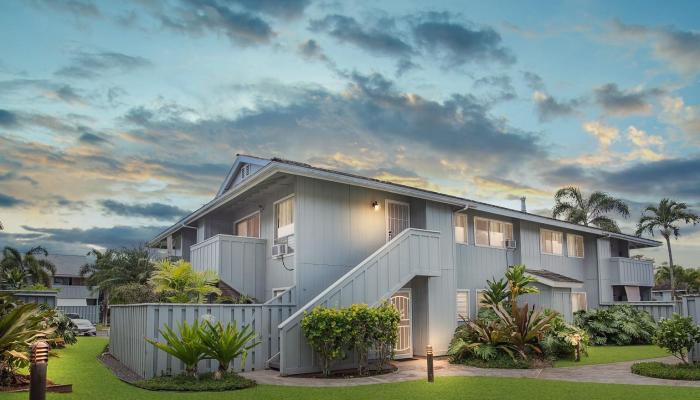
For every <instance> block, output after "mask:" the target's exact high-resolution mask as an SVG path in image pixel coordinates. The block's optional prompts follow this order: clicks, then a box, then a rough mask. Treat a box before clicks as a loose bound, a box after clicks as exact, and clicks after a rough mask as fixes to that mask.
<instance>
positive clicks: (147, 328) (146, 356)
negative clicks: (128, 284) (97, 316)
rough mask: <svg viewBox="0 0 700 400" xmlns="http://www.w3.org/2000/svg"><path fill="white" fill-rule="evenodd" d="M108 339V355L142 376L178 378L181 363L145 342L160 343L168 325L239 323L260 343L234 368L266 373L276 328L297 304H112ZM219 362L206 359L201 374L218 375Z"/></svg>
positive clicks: (276, 343) (276, 350) (276, 344)
mask: <svg viewBox="0 0 700 400" xmlns="http://www.w3.org/2000/svg"><path fill="white" fill-rule="evenodd" d="M110 308H111V327H110V337H109V350H110V353H111V354H112V355H113V356H114V357H115V358H117V359H118V360H119V361H121V363H122V364H124V365H125V366H127V367H128V368H129V369H131V370H132V371H133V372H135V373H137V374H138V375H140V376H142V377H143V378H146V379H148V378H152V377H154V376H160V375H177V374H180V373H181V372H183V371H184V365H183V364H182V362H181V361H180V360H178V359H176V358H174V357H172V356H171V355H169V354H167V353H165V352H164V351H161V350H158V349H157V348H156V347H155V346H153V345H151V344H150V343H148V342H146V340H144V338H146V337H148V338H151V339H155V340H158V341H161V342H164V341H165V340H164V338H163V337H162V335H161V334H160V332H159V330H160V329H162V328H163V327H165V326H170V327H171V328H173V329H175V330H177V327H178V324H181V323H182V322H183V321H187V322H188V323H193V322H194V321H195V320H197V319H199V320H201V319H203V318H209V319H211V320H213V321H221V322H222V323H223V324H226V323H227V322H233V321H235V322H236V323H237V324H238V327H239V328H240V327H242V326H243V325H250V326H251V327H252V328H253V330H254V331H255V332H256V333H257V338H258V340H260V341H261V342H262V343H260V344H259V345H258V346H256V347H255V348H254V349H253V350H252V351H250V352H249V353H248V357H247V359H246V363H245V365H241V364H240V362H241V360H240V359H236V360H235V361H234V362H233V365H232V367H233V368H234V370H237V371H240V370H245V371H251V370H256V369H264V368H265V367H266V363H267V361H268V360H269V359H270V358H271V357H273V356H275V355H276V354H277V353H279V346H280V342H279V329H278V325H279V324H280V323H281V322H283V321H284V320H286V319H287V318H288V317H289V316H291V315H292V314H293V313H294V311H295V310H296V306H295V305H294V304H162V303H159V304H130V305H113V306H111V307H110ZM217 367H218V363H217V362H216V361H214V360H204V361H201V362H200V363H199V365H198V369H199V372H207V371H214V370H216V368H217Z"/></svg>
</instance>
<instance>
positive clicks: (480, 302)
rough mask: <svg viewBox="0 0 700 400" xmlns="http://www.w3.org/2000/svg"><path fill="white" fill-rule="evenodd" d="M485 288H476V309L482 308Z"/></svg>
mask: <svg viewBox="0 0 700 400" xmlns="http://www.w3.org/2000/svg"><path fill="white" fill-rule="evenodd" d="M485 291H486V289H476V309H477V311H479V310H481V309H482V308H484V292H485Z"/></svg>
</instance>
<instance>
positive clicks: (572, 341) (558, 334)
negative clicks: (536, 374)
mask: <svg viewBox="0 0 700 400" xmlns="http://www.w3.org/2000/svg"><path fill="white" fill-rule="evenodd" d="M548 313H552V311H551V310H546V311H545V314H548ZM550 326H551V328H550V330H549V331H548V332H547V333H546V334H545V335H544V339H542V341H541V342H540V343H541V345H542V350H543V351H544V354H545V355H546V356H547V357H548V358H550V359H558V358H563V357H572V356H573V359H574V361H580V359H581V355H582V354H583V355H587V354H588V351H587V347H588V343H589V340H590V339H589V338H588V333H586V331H585V330H583V329H581V328H579V327H577V326H575V325H571V324H568V323H567V322H566V321H564V318H563V317H562V316H561V315H559V314H557V316H556V317H554V318H553V319H552V321H551V322H550Z"/></svg>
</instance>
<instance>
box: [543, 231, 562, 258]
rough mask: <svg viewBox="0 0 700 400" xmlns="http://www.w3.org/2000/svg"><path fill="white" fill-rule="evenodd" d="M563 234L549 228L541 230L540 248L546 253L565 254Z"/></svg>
mask: <svg viewBox="0 0 700 400" xmlns="http://www.w3.org/2000/svg"><path fill="white" fill-rule="evenodd" d="M562 240H563V235H562V233H561V232H557V231H550V230H549V229H542V230H540V249H541V250H542V253H544V254H554V255H558V256H561V255H563V254H564V253H563V250H564V246H563V245H562Z"/></svg>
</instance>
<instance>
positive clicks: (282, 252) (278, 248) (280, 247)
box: [272, 243, 291, 257]
mask: <svg viewBox="0 0 700 400" xmlns="http://www.w3.org/2000/svg"><path fill="white" fill-rule="evenodd" d="M290 252H291V251H290V248H289V246H288V245H287V244H286V243H281V244H275V245H272V257H282V256H286V255H287V254H289V253H290Z"/></svg>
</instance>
